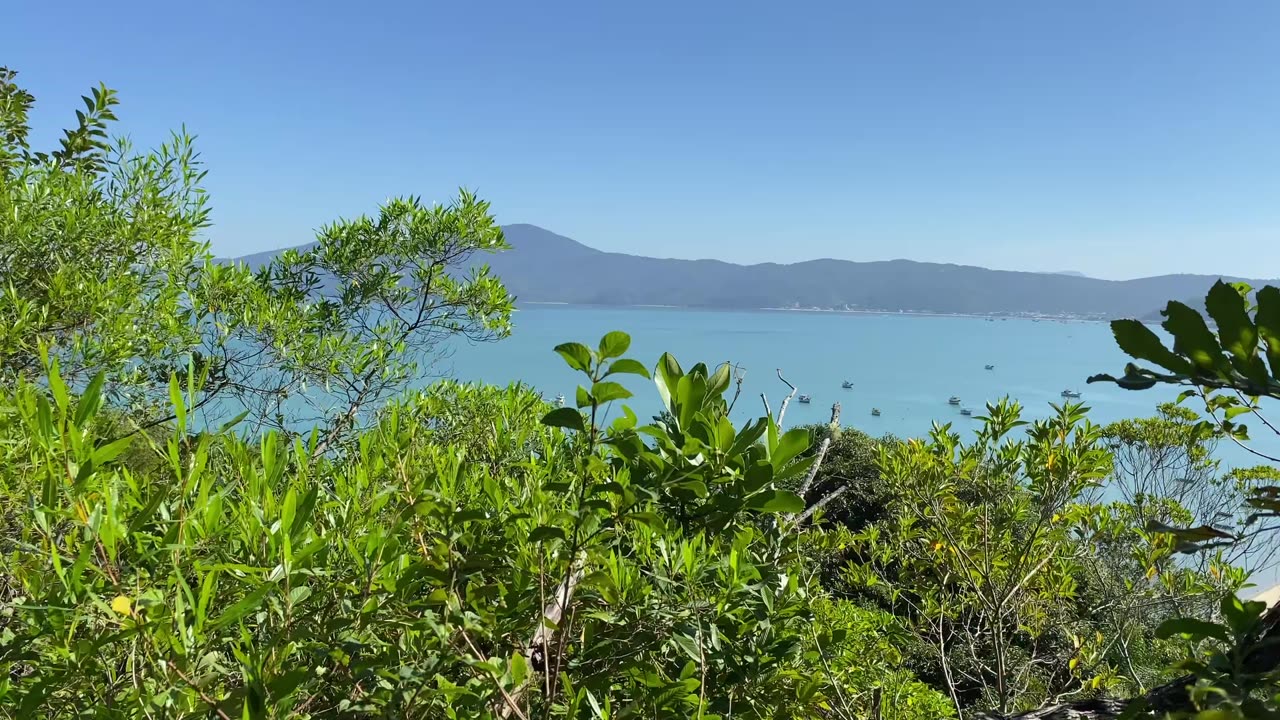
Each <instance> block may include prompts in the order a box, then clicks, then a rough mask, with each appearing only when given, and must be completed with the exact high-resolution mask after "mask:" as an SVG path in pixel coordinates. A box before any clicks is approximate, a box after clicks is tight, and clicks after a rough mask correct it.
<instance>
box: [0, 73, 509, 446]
mask: <svg viewBox="0 0 1280 720" xmlns="http://www.w3.org/2000/svg"><path fill="white" fill-rule="evenodd" d="M15 77H16V74H15V73H13V72H12V71H9V70H6V69H2V68H0V129H3V132H0V278H3V281H4V283H5V285H4V287H0V294H2V298H0V300H2V302H0V380H4V381H7V382H12V381H14V380H16V379H18V378H22V379H25V380H29V381H37V382H47V378H44V377H42V375H41V372H42V370H43V368H44V364H43V363H42V362H41V358H42V356H43V354H44V353H48V354H49V355H51V356H53V357H56V358H58V360H59V361H60V369H61V372H62V373H63V379H65V380H66V381H67V383H68V384H69V385H70V386H71V387H73V388H83V387H84V386H85V384H86V383H87V382H88V381H89V380H90V378H92V377H94V376H95V375H96V374H98V373H99V372H101V373H103V377H104V393H105V394H106V395H107V396H108V397H109V398H110V400H111V403H112V405H113V406H115V407H117V408H120V409H122V410H123V411H124V413H125V414H124V416H125V417H128V418H130V421H131V422H132V423H133V425H134V426H135V427H137V428H143V429H145V428H148V427H152V426H155V425H160V424H163V423H167V422H170V421H172V420H174V418H173V416H172V413H171V402H170V398H169V397H168V387H169V377H170V375H171V374H173V373H175V372H176V373H185V372H186V371H187V370H188V368H191V369H194V370H195V371H196V372H195V375H196V377H195V378H194V379H193V382H192V383H191V386H190V387H189V388H188V390H190V392H189V395H190V397H189V398H188V401H189V402H188V405H189V406H190V407H189V408H188V412H190V413H191V414H192V416H193V417H197V418H198V419H199V420H200V421H201V424H202V425H204V426H208V427H216V426H217V425H218V424H219V423H220V422H221V421H223V420H227V419H228V418H230V417H231V416H233V415H235V414H236V413H238V412H240V411H241V410H243V409H245V408H248V409H249V410H250V419H251V420H252V421H253V423H254V425H253V427H255V428H263V427H271V428H275V429H280V430H290V431H293V430H309V429H311V427H312V426H315V425H319V426H321V428H322V436H321V437H320V439H319V441H318V443H317V446H316V448H315V450H316V451H322V450H324V449H327V448H329V447H332V446H333V445H334V444H335V443H338V442H340V441H341V440H342V439H343V438H345V437H347V436H349V434H350V433H351V431H353V430H354V429H357V428H359V427H362V426H365V425H367V424H368V422H370V421H371V420H372V418H373V416H374V415H375V414H376V410H377V408H378V407H380V406H381V404H383V403H385V402H386V401H387V400H389V399H390V398H392V397H394V396H395V395H396V394H397V393H398V392H400V391H402V390H403V389H404V388H405V387H407V386H408V384H409V383H410V382H411V381H412V380H414V379H415V378H417V377H418V376H419V375H420V374H421V370H422V368H421V367H420V365H421V364H422V363H423V362H424V360H425V361H429V360H430V359H431V358H432V357H433V356H434V355H436V354H438V353H439V352H440V351H441V349H442V348H441V344H442V343H443V342H444V341H446V340H448V339H451V338H457V337H463V338H466V339H468V340H488V339H493V338H499V337H502V336H504V335H505V334H506V333H507V332H508V331H509V325H510V311H511V299H510V298H509V296H508V295H507V293H506V291H505V289H504V288H503V287H502V285H501V283H500V282H499V281H498V280H497V279H496V278H494V277H492V276H491V275H489V273H488V270H487V268H486V267H485V266H483V265H479V264H477V263H475V261H474V256H475V255H476V254H478V253H489V252H494V251H499V250H502V249H504V248H505V247H506V245H505V241H504V240H503V237H502V232H501V230H500V229H499V228H498V226H497V225H496V224H495V222H494V221H493V218H492V216H491V215H490V213H489V206H488V204H486V203H484V202H483V201H481V200H479V199H477V198H476V197H475V196H474V195H472V194H470V193H467V192H462V193H461V194H460V196H459V198H458V199H457V201H456V202H455V203H453V204H450V205H446V206H434V207H427V206H424V205H423V204H422V203H421V202H420V201H419V200H417V199H416V198H409V199H394V200H391V201H390V202H388V203H387V204H386V205H384V206H383V207H382V208H381V209H380V211H379V214H378V217H377V218H376V219H373V218H367V217H361V218H357V219H354V220H344V221H339V222H337V223H334V224H332V225H329V226H326V227H325V228H323V229H322V230H321V231H320V234H319V237H318V242H317V243H316V244H315V245H313V246H310V247H308V248H306V249H304V250H300V251H290V252H287V253H285V254H283V255H282V256H281V257H279V258H277V259H276V260H275V261H273V262H272V263H271V264H269V265H268V266H266V267H264V268H261V269H260V270H258V271H256V272H254V271H251V270H250V269H249V268H245V267H233V266H226V265H221V264H219V263H216V262H214V260H213V259H212V257H211V256H210V255H209V253H208V248H207V246H206V245H205V244H204V243H203V242H201V241H200V240H199V239H198V233H199V232H200V230H201V229H202V228H204V227H205V226H207V224H208V217H209V207H208V202H207V196H206V194H205V191H204V189H203V187H202V185H201V183H202V181H203V179H204V176H205V170H204V168H203V166H202V165H201V162H200V158H199V155H198V154H197V153H196V152H195V149H194V141H193V138H192V137H191V136H190V135H188V134H186V133H185V132H183V133H179V134H175V135H174V136H173V137H172V138H171V140H170V141H169V142H167V143H165V144H163V145H161V146H160V147H159V148H157V149H156V150H154V151H152V152H147V153H135V152H134V151H133V149H132V148H131V147H130V146H129V144H128V143H127V142H126V141H115V142H111V141H108V140H107V139H106V138H107V136H106V131H107V128H108V123H109V122H110V121H112V120H114V119H115V114H114V108H115V106H116V99H115V94H114V93H113V92H111V91H110V90H107V89H106V88H99V89H97V90H95V91H94V92H93V94H92V97H86V98H85V104H86V110H85V111H83V112H77V114H76V116H77V124H76V125H75V126H74V127H73V128H71V129H69V130H67V131H66V137H65V138H64V139H63V141H62V143H61V146H60V148H59V149H57V150H55V151H53V152H50V153H44V152H38V151H34V150H32V149H31V148H30V146H29V144H28V130H27V116H28V114H29V112H30V110H31V108H32V106H33V104H34V102H35V101H34V98H33V97H32V96H31V95H30V94H29V93H27V92H26V91H24V90H22V89H21V88H20V87H19V86H18V85H17V84H16V79H15Z"/></svg>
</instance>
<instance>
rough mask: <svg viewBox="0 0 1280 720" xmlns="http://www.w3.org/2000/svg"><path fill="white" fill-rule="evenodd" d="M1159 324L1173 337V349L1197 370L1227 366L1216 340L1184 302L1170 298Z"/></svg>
mask: <svg viewBox="0 0 1280 720" xmlns="http://www.w3.org/2000/svg"><path fill="white" fill-rule="evenodd" d="M1164 315H1165V321H1164V323H1163V327H1164V329H1165V330H1166V331H1168V333H1169V334H1170V335H1172V336H1173V351H1174V352H1175V353H1178V354H1179V355H1182V356H1184V357H1186V358H1188V359H1190V360H1191V362H1192V364H1193V365H1195V367H1196V369H1197V370H1199V371H1200V372H1209V373H1214V374H1216V373H1219V372H1222V371H1225V370H1226V369H1227V367H1228V363H1227V359H1226V357H1225V356H1223V354H1222V348H1221V346H1219V345H1218V339H1217V338H1215V337H1214V336H1213V333H1212V332H1209V326H1208V325H1206V324H1205V322H1204V318H1203V317H1202V316H1201V315H1200V313H1198V312H1196V311H1195V310H1192V309H1191V308H1190V307H1187V305H1185V304H1183V303H1180V302H1177V301H1170V302H1169V304H1168V306H1166V307H1165V310H1164Z"/></svg>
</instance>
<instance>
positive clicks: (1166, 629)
mask: <svg viewBox="0 0 1280 720" xmlns="http://www.w3.org/2000/svg"><path fill="white" fill-rule="evenodd" d="M1174 635H1186V636H1187V637H1189V638H1191V639H1192V640H1203V639H1205V638H1215V639H1217V640H1221V641H1223V642H1231V632H1230V631H1229V630H1227V628H1225V627H1223V626H1221V625H1219V624H1217V623H1211V622H1206V621H1204V620H1197V619H1195V618H1171V619H1169V620H1165V621H1164V622H1162V623H1160V627H1158V628H1156V637H1158V638H1160V639H1161V640H1166V639H1168V638H1171V637H1173V636H1174Z"/></svg>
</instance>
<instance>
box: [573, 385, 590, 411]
mask: <svg viewBox="0 0 1280 720" xmlns="http://www.w3.org/2000/svg"><path fill="white" fill-rule="evenodd" d="M573 401H574V404H575V405H577V406H578V409H579V410H581V409H582V408H587V407H591V402H592V398H591V393H589V392H587V389H586V388H584V387H582V386H581V385H579V386H578V389H577V390H576V391H574V398H573Z"/></svg>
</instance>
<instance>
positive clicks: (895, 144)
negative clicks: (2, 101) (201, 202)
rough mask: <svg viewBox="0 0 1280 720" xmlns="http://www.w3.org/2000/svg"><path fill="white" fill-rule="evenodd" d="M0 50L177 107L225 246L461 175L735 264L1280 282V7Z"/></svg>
mask: <svg viewBox="0 0 1280 720" xmlns="http://www.w3.org/2000/svg"><path fill="white" fill-rule="evenodd" d="M5 15H6V21H7V24H8V26H9V27H8V28H7V29H6V31H5V41H4V42H5V47H4V53H3V57H2V58H0V62H4V63H6V64H8V65H10V66H11V67H13V68H14V69H17V70H18V71H19V72H20V73H21V75H20V78H21V80H22V81H23V82H24V83H25V85H26V86H27V87H28V88H29V89H30V90H32V91H33V92H34V93H35V94H36V97H37V100H38V103H39V106H38V112H37V114H36V116H35V118H34V123H35V125H36V128H37V130H38V132H39V134H38V137H40V138H43V139H44V140H45V141H47V142H52V141H53V140H54V139H55V138H56V136H57V130H58V128H60V127H62V124H63V123H65V122H66V121H67V119H68V117H69V116H70V115H71V113H72V112H73V110H74V109H75V108H76V107H77V106H78V103H79V100H78V97H79V95H81V94H83V93H84V91H85V90H86V88H88V87H89V86H90V85H91V84H93V83H96V82H98V81H103V82H106V83H107V84H108V85H109V86H111V87H114V88H116V89H118V90H119V92H120V95H121V98H122V101H123V105H122V107H121V109H120V115H121V121H122V122H121V124H120V130H121V131H123V132H127V133H129V134H130V135H131V136H132V137H133V138H134V140H135V142H137V143H139V144H143V145H150V144H154V143H156V142H157V141H159V140H161V139H163V137H164V134H165V133H166V131H167V130H168V129H170V128H176V127H179V126H181V125H182V124H184V123H185V124H186V126H187V127H188V128H189V129H190V130H191V131H192V132H193V133H195V134H197V135H198V136H199V138H200V140H199V146H200V148H201V150H202V151H203V153H204V158H205V160H206V161H207V162H208V164H209V167H210V170H211V172H210V174H209V178H208V187H209V189H210V191H211V192H212V194H213V202H214V213H215V214H214V221H215V226H214V227H213V228H211V229H210V231H209V238H210V239H211V241H212V242H213V245H214V249H215V251H216V252H218V253H220V254H228V255H229V254H243V253H248V252H254V251H258V250H262V249H268V248H273V247H280V246H285V245H291V244H297V243H301V242H306V241H308V240H310V239H311V237H312V233H313V230H314V228H316V227H318V226H319V225H321V224H322V223H324V222H327V221H329V220H332V219H334V218H336V217H338V216H343V215H356V214H360V213H363V212H371V211H373V210H374V209H375V208H376V206H377V204H378V203H379V202H381V201H383V200H384V199H385V198H387V197H389V196H391V195H399V194H417V195H421V196H423V197H424V198H426V199H430V200H441V201H444V200H448V198H449V197H451V196H452V195H453V194H454V193H455V191H456V189H457V188H458V187H459V186H466V187H469V188H472V189H475V190H477V191H479V193H480V194H481V195H482V196H483V197H485V198H486V199H488V200H490V201H491V202H492V203H493V206H494V210H495V212H496V214H497V215H498V218H499V220H500V221H502V222H530V223H534V224H537V225H541V226H543V227H546V228H548V229H551V230H554V231H556V232H559V233H561V234H564V235H568V236H570V237H573V238H576V239H578V240H580V241H582V242H585V243H587V244H590V245H593V246H595V247H599V248H602V249H606V250H616V251H623V252H632V253H642V254H651V255H659V256H667V257H718V258H723V259H727V260H733V261H737V262H760V261H777V262H790V261H796V260H804V259H810V258H815V257H839V258H847V259H851V260H874V259H886V258H897V257H905V258H910V259H916V260H931V261H943V262H959V263H967V264H978V265H986V266H990V267H999V268H1010V269H1028V270H1060V269H1074V270H1082V271H1085V272H1088V273H1090V274H1094V275H1097V276H1101V277H1134V276H1139V275H1149V274H1158V273H1167V272H1179V271H1195V272H1222V273H1229V274H1239V275H1246V276H1265V277H1277V276H1280V242H1278V241H1277V240H1278V238H1277V235H1278V232H1277V231H1280V90H1278V88H1280V43H1277V42H1276V41H1275V38H1276V28H1277V27H1280V4H1277V3H1274V2H1270V0H1267V1H1265V2H1249V1H1244V0H1241V1H1238V2H1231V3H1207V2H1190V1H1187V0H1159V1H1154V0H1153V1H1145V2H1142V1H1134V2H1123V3H1116V2H1101V1H1093V0H1080V1H1077V2H1070V3H1035V2H1024V1H1010V2H982V3H956V2H941V1H939V2H905V3H879V4H877V5H875V6H873V5H871V4H869V3H850V2H825V3H803V2H791V3H777V2H774V3H758V2H715V3H712V2H681V3H668V2H655V1H648V2H643V3H610V2H599V1H596V2H590V3H573V4H569V3H557V2H548V3H530V2H519V3H514V2H513V3H505V2H504V3H498V2H489V3H466V2H453V3H431V2H409V1H408V0H395V1H393V2H383V3H378V2H364V3H353V2H347V3H327V2H308V3H300V2H299V3H286V2H255V3H248V2H238V1H230V2H217V3H168V2H165V3H159V2H157V3H140V2H121V3H82V2H62V3H40V2H19V3H16V4H14V6H13V7H9V8H6V11H5Z"/></svg>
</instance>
